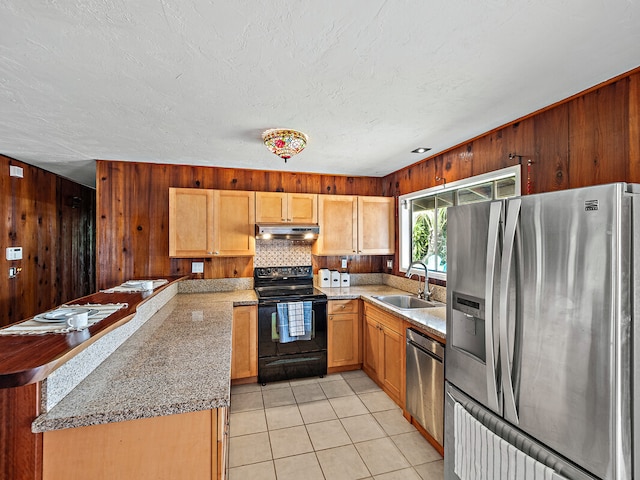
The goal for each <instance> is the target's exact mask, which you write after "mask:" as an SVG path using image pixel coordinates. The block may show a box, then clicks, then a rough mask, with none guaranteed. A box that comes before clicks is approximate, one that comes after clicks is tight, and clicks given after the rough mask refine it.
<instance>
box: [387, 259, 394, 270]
mask: <svg viewBox="0 0 640 480" xmlns="http://www.w3.org/2000/svg"><path fill="white" fill-rule="evenodd" d="M387 268H388V269H389V270H391V269H392V268H393V260H387Z"/></svg>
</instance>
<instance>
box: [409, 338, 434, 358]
mask: <svg viewBox="0 0 640 480" xmlns="http://www.w3.org/2000/svg"><path fill="white" fill-rule="evenodd" d="M409 346H411V347H413V348H415V349H416V350H418V351H419V352H420V353H424V354H425V355H426V356H428V357H431V358H432V359H433V360H435V361H436V362H438V363H442V362H443V359H442V358H441V357H438V356H437V355H436V354H434V353H432V352H430V351H429V350H425V349H424V348H422V346H421V345H418V344H417V343H414V342H410V341H409V340H407V347H409ZM408 350H409V349H408V348H407V351H408Z"/></svg>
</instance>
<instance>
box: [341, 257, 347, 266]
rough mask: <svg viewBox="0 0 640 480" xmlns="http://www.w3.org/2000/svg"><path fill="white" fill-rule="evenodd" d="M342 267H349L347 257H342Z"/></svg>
mask: <svg viewBox="0 0 640 480" xmlns="http://www.w3.org/2000/svg"><path fill="white" fill-rule="evenodd" d="M342 268H347V259H346V258H343V259H342Z"/></svg>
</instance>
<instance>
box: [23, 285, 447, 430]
mask: <svg viewBox="0 0 640 480" xmlns="http://www.w3.org/2000/svg"><path fill="white" fill-rule="evenodd" d="M320 290H322V291H323V292H324V293H325V294H326V295H327V298H328V299H329V300H341V299H356V298H362V299H363V300H364V301H365V302H368V303H371V304H374V305H376V306H377V307H379V308H381V309H383V310H385V311H387V312H389V313H391V314H393V315H395V316H397V317H399V318H401V319H404V320H407V321H408V322H409V323H411V324H412V325H415V326H417V327H418V328H420V329H422V330H423V331H426V332H427V333H430V334H431V335H433V336H435V337H438V338H440V339H442V340H443V341H444V339H445V338H446V327H445V315H446V312H445V310H446V309H445V306H444V304H440V305H442V306H439V307H435V308H427V309H415V310H401V309H398V308H395V307H393V306H391V305H388V304H386V303H383V302H381V301H379V300H377V299H376V298H374V297H375V296H379V295H395V294H397V295H406V294H407V293H408V292H406V291H404V290H399V289H397V288H394V287H390V286H388V285H360V286H353V287H345V288H333V289H332V288H321V289H320ZM257 303H258V301H257V297H256V295H255V292H254V291H253V290H234V291H230V292H214V293H180V294H178V295H176V296H174V297H173V298H172V299H171V300H169V301H168V302H167V303H166V305H164V306H163V307H162V308H160V310H158V312H157V313H156V314H155V315H153V316H152V317H151V318H150V319H149V320H148V321H147V322H146V323H145V324H144V325H142V326H141V327H140V328H139V329H138V330H137V331H136V332H135V333H134V334H133V335H132V336H131V337H130V338H129V339H128V340H127V341H125V342H124V343H123V344H122V345H121V346H120V347H119V348H118V349H117V350H116V351H115V352H114V353H112V354H111V355H110V356H109V357H108V358H107V359H106V360H105V361H104V362H103V363H102V364H101V365H100V366H99V367H97V368H96V369H95V370H94V371H93V372H92V373H91V374H90V375H89V376H88V377H87V378H86V379H85V380H83V381H82V382H81V383H80V384H79V385H78V386H77V387H76V388H74V389H73V390H72V391H71V392H70V393H69V394H68V395H67V396H66V397H64V398H63V399H62V400H61V401H60V402H59V403H58V404H57V405H55V406H54V407H53V408H52V409H51V410H50V411H48V412H47V413H45V414H43V415H41V416H39V417H38V418H37V419H36V420H35V421H34V422H33V424H32V431H33V432H35V433H38V432H45V431H49V430H59V429H63V428H71V427H82V426H89V425H99V424H105V423H112V422H119V421H126V420H135V419H139V418H149V417H156V416H161V415H171V414H177V413H187V412H194V411H200V410H208V409H213V408H219V407H226V406H229V404H230V379H231V344H232V338H231V333H232V321H233V307H234V306H239V305H256V304H257Z"/></svg>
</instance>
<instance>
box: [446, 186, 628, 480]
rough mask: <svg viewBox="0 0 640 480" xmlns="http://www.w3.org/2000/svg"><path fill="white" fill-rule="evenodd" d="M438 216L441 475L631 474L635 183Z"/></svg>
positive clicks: (526, 198)
mask: <svg viewBox="0 0 640 480" xmlns="http://www.w3.org/2000/svg"><path fill="white" fill-rule="evenodd" d="M447 224H448V225H447V228H448V232H447V233H448V240H447V257H448V272H447V345H446V352H445V377H446V393H445V479H446V480H452V479H456V480H458V479H462V480H467V479H484V478H487V479H489V480H495V479H499V478H514V479H527V480H529V479H535V480H539V479H545V480H547V479H564V478H566V479H571V480H574V479H606V480H610V479H616V480H622V479H637V480H640V465H638V463H640V456H639V455H636V453H637V452H638V451H640V450H639V449H640V437H639V435H640V418H639V417H640V408H639V403H638V400H639V399H640V374H639V373H640V348H638V347H637V344H638V343H640V326H638V322H637V320H638V319H640V317H639V312H640V305H639V304H640V294H639V293H638V292H639V290H638V288H637V286H638V285H640V281H639V279H640V185H632V184H624V183H617V184H610V185H601V186H593V187H587V188H581V189H574V190H565V191H559V192H551V193H544V194H539V195H529V196H523V197H518V198H514V199H509V200H503V201H496V202H485V203H478V204H472V205H463V206H456V207H451V208H449V209H448V220H447ZM634 320H636V321H635V322H634ZM635 366H638V368H635ZM456 472H457V473H456Z"/></svg>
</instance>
